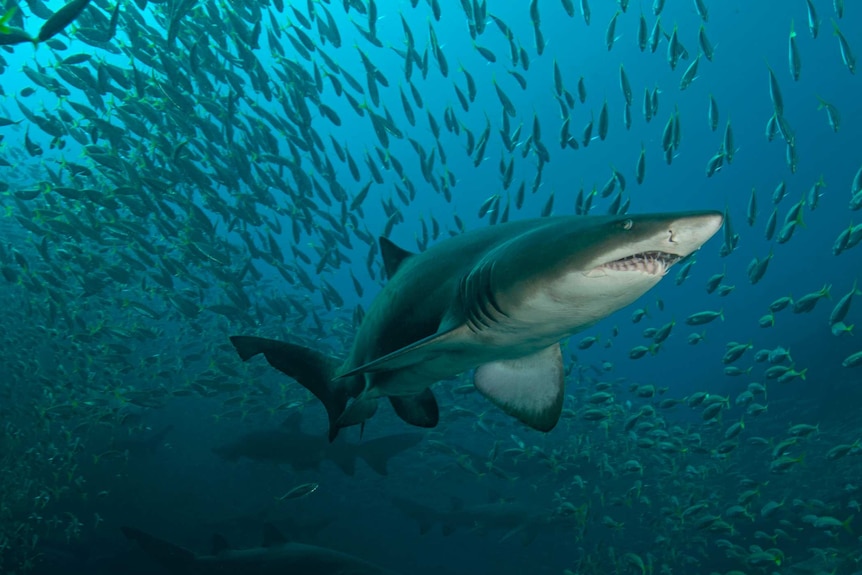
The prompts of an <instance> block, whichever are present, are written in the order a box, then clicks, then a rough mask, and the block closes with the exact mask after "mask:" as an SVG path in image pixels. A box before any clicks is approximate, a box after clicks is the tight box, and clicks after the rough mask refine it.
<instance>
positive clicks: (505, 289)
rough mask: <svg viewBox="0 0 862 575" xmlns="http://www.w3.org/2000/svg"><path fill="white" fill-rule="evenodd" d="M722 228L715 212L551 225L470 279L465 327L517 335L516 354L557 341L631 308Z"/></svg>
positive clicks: (497, 254) (523, 237) (482, 265)
mask: <svg viewBox="0 0 862 575" xmlns="http://www.w3.org/2000/svg"><path fill="white" fill-rule="evenodd" d="M722 220H723V216H722V214H721V213H720V212H714V211H709V212H691V213H668V214H644V215H631V216H628V215H627V216H603V217H571V218H555V219H551V220H549V221H548V223H547V225H542V226H537V227H534V228H532V229H530V230H528V231H526V232H525V233H523V234H520V235H518V236H515V237H513V238H512V239H510V240H509V241H507V242H505V243H503V244H501V245H500V246H498V247H497V248H496V249H494V250H492V251H491V252H489V253H488V254H487V255H486V257H485V258H483V259H482V261H480V262H479V263H478V264H477V265H476V267H475V268H474V269H473V270H472V271H471V273H470V274H469V276H468V277H467V278H466V279H465V281H464V282H463V283H462V290H463V291H464V293H463V299H462V301H465V302H467V306H466V308H467V323H468V326H470V327H471V329H473V330H474V331H476V332H477V333H479V332H483V331H484V332H485V333H487V334H488V335H489V337H493V338H494V339H496V340H497V342H498V343H502V342H501V341H500V339H503V340H505V339H507V334H510V333H511V334H515V333H517V340H518V347H520V348H521V349H520V350H517V351H516V353H523V351H525V349H524V346H525V345H526V346H532V345H535V347H536V348H540V347H542V346H543V345H547V344H548V343H549V342H552V341H559V339H561V338H563V337H566V336H568V335H571V334H572V333H575V332H577V331H579V330H581V329H584V328H585V327H588V326H590V325H592V324H594V323H595V322H597V321H599V320H600V319H602V318H604V317H606V316H608V315H610V314H611V313H613V312H615V311H617V310H619V309H620V308H623V307H625V306H627V305H629V304H630V303H632V302H634V301H635V300H636V299H637V298H639V297H640V296H642V295H643V294H644V293H646V292H647V291H648V290H649V289H650V288H652V287H653V286H655V285H656V284H657V283H658V282H659V281H660V280H661V278H662V277H664V275H665V274H666V273H667V272H668V270H669V269H670V268H671V266H673V265H674V264H675V263H677V262H678V261H680V260H681V259H683V258H685V257H687V256H689V255H691V254H692V253H694V252H695V251H697V250H698V249H699V248H700V247H701V246H702V245H703V244H704V243H705V242H706V241H707V240H708V239H709V238H710V237H712V236H713V235H714V234H715V233H716V232H717V231H718V229H719V228H720V227H721V224H722ZM488 328H492V329H488ZM493 328H497V329H493ZM492 334H494V335H492Z"/></svg>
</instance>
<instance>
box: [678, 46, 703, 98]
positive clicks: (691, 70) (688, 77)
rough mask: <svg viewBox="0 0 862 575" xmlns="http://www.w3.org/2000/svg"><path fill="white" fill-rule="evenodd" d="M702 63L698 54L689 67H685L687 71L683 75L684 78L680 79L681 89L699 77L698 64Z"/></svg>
mask: <svg viewBox="0 0 862 575" xmlns="http://www.w3.org/2000/svg"><path fill="white" fill-rule="evenodd" d="M698 63H700V54H698V55H697V58H695V59H694V61H693V62H692V63H691V64H689V65H688V68H686V69H685V72H684V73H683V75H682V79H681V80H680V81H679V89H680V90H685V89H686V88H688V87H689V86H691V83H692V82H694V81H695V80H696V79H697V65H698Z"/></svg>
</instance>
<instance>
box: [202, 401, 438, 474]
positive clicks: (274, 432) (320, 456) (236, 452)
mask: <svg viewBox="0 0 862 575" xmlns="http://www.w3.org/2000/svg"><path fill="white" fill-rule="evenodd" d="M421 441H422V436H421V435H420V434H418V433H399V434H395V435H388V436H385V437H380V438H376V439H371V440H369V441H365V442H363V443H349V442H347V441H342V440H338V441H335V442H331V443H330V442H328V441H327V440H326V438H324V437H321V436H319V435H310V434H307V433H303V432H302V430H301V429H300V415H299V414H298V413H297V414H294V415H293V416H291V417H289V418H288V419H287V421H285V423H284V424H283V425H282V426H281V427H280V428H278V429H268V430H261V431H253V432H251V433H246V434H245V435H243V436H241V437H240V438H239V439H238V440H237V441H235V442H234V443H230V444H227V445H222V446H219V447H216V448H215V449H214V450H213V451H214V452H215V453H216V454H217V455H219V456H220V457H222V458H224V459H226V460H228V461H237V460H238V459H240V458H243V457H245V458H247V459H251V460H253V461H262V462H271V463H277V464H285V465H289V466H291V467H292V468H293V469H294V470H295V471H306V470H315V471H316V470H318V469H320V465H321V463H323V462H324V461H331V462H333V463H334V464H335V465H337V466H338V468H339V469H341V471H343V472H344V473H345V474H346V475H351V476H352V475H353V474H354V473H355V470H356V460H357V459H362V460H363V461H365V462H366V463H367V464H368V466H369V467H371V469H373V470H374V471H375V472H377V473H378V474H379V475H387V473H388V463H389V460H390V459H391V458H392V457H394V456H396V455H398V454H399V453H402V452H404V451H406V450H408V449H410V448H412V447H415V446H416V445H418V444H419V442H421Z"/></svg>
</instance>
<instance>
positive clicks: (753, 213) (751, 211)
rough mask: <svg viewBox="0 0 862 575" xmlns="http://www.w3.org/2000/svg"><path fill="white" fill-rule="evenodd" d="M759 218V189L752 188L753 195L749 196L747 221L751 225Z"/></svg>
mask: <svg viewBox="0 0 862 575" xmlns="http://www.w3.org/2000/svg"><path fill="white" fill-rule="evenodd" d="M756 219H757V189H756V188H751V196H749V198H748V210H747V211H746V221H748V225H749V226H754V222H755V220H756Z"/></svg>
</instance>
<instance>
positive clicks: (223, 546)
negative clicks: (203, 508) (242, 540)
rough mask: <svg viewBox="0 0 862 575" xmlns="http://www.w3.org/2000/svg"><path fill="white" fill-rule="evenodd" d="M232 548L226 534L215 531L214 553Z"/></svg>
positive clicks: (218, 553)
mask: <svg viewBox="0 0 862 575" xmlns="http://www.w3.org/2000/svg"><path fill="white" fill-rule="evenodd" d="M229 550H230V542H228V540H227V538H226V537H225V536H224V535H221V534H219V533H213V555H220V554H222V553H224V552H225V551H229Z"/></svg>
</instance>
